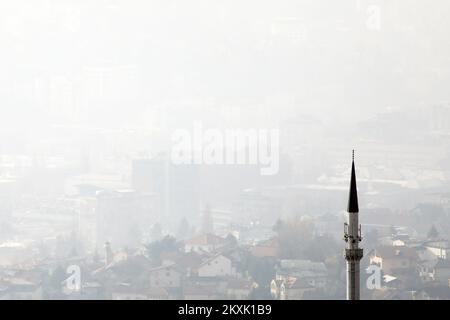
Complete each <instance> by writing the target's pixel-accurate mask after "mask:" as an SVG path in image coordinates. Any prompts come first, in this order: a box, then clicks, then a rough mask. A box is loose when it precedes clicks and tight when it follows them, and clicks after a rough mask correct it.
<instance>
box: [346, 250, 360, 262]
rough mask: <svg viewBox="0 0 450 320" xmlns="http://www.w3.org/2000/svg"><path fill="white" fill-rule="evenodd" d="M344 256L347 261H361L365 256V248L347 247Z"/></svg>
mask: <svg viewBox="0 0 450 320" xmlns="http://www.w3.org/2000/svg"><path fill="white" fill-rule="evenodd" d="M344 257H345V260H347V261H359V260H361V259H362V257H363V249H345V252H344Z"/></svg>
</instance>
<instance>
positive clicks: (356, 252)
mask: <svg viewBox="0 0 450 320" xmlns="http://www.w3.org/2000/svg"><path fill="white" fill-rule="evenodd" d="M347 212H348V217H347V222H346V223H345V224H344V240H345V242H346V243H347V246H346V248H345V254H344V256H345V260H347V300H359V293H360V283H359V282H360V271H359V262H360V260H361V259H362V257H363V249H361V248H359V243H360V242H361V240H362V237H361V225H360V224H359V222H358V213H359V208H358V192H357V189H356V174H355V153H354V151H353V154H352V174H351V179H350V193H349V198H348V207H347Z"/></svg>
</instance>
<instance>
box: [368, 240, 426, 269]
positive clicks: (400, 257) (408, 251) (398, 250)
mask: <svg viewBox="0 0 450 320" xmlns="http://www.w3.org/2000/svg"><path fill="white" fill-rule="evenodd" d="M417 263H418V256H417V253H416V250H415V249H413V248H409V247H394V246H381V247H378V248H376V249H375V250H373V251H372V254H371V256H370V264H375V265H378V266H379V267H380V268H381V270H382V271H383V272H384V273H385V274H398V273H402V272H403V273H404V272H408V271H412V270H415V269H416V267H417Z"/></svg>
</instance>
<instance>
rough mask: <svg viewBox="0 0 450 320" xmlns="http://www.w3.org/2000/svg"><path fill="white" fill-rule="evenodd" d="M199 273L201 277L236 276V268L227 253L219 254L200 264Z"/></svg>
mask: <svg viewBox="0 0 450 320" xmlns="http://www.w3.org/2000/svg"><path fill="white" fill-rule="evenodd" d="M197 274H198V276H199V277H223V276H235V275H236V270H235V268H234V266H233V264H232V262H231V259H229V258H228V257H226V256H225V255H222V254H217V255H215V256H213V257H211V258H209V259H207V260H205V261H204V262H203V263H202V264H200V266H199V267H198V269H197Z"/></svg>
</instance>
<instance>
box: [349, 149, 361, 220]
mask: <svg viewBox="0 0 450 320" xmlns="http://www.w3.org/2000/svg"><path fill="white" fill-rule="evenodd" d="M347 212H359V208H358V190H357V188H356V173H355V150H353V151H352V176H351V178H350V192H349V195H348V206H347Z"/></svg>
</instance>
